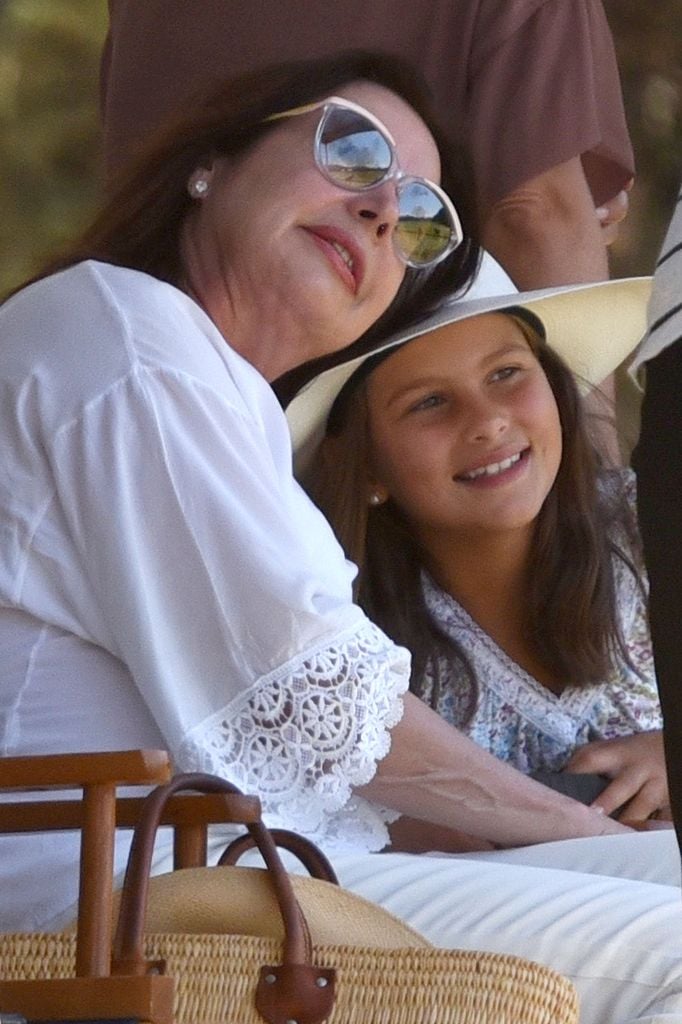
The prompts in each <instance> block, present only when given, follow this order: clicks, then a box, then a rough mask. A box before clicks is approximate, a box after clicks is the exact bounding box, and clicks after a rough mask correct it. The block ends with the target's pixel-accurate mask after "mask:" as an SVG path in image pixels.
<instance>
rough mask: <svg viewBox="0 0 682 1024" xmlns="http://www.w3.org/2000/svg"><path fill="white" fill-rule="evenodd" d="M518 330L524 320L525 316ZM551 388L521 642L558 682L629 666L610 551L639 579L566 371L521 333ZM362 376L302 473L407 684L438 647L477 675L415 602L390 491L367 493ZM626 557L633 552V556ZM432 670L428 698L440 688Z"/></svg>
mask: <svg viewBox="0 0 682 1024" xmlns="http://www.w3.org/2000/svg"><path fill="white" fill-rule="evenodd" d="M524 330H527V328H526V327H525V326H524ZM532 347H533V349H534V351H535V352H536V355H537V357H538V359H539V362H540V365H541V366H542V368H543V370H544V372H545V374H546V376H547V379H548V381H549V384H550V387H551V389H552V392H553V394H554V397H555V400H556V403H557V406H558V409H559V416H560V420H561V427H562V438H563V453H562V458H561V463H560V466H559V470H558V473H557V477H556V480H555V481H554V485H553V487H552V489H551V491H550V493H549V495H548V496H547V499H546V500H545V503H544V505H543V507H542V509H541V511H540V514H539V516H538V518H537V521H536V527H535V538H534V542H533V544H532V546H531V555H530V564H529V566H528V574H527V579H528V589H527V609H528V617H527V629H528V640H529V642H530V644H531V646H532V647H533V648H534V650H535V652H536V654H537V656H538V658H539V659H540V660H541V662H542V664H543V665H545V666H546V667H547V668H548V669H549V671H550V672H551V673H552V674H553V675H554V676H555V677H556V678H558V679H561V680H562V682H563V684H564V685H565V686H587V685H590V684H593V683H596V682H599V681H601V680H603V679H604V678H606V676H607V675H608V673H609V671H610V670H611V669H612V667H613V666H614V664H615V663H616V661H617V660H618V659H619V658H620V659H623V660H624V661H625V662H626V663H627V664H629V665H631V664H632V662H631V659H630V657H629V655H628V652H627V650H626V647H625V643H624V638H623V636H622V634H621V630H620V624H619V616H618V607H617V586H616V567H615V560H616V559H620V560H621V561H622V562H623V563H625V565H626V566H627V567H628V568H629V570H630V571H632V572H633V573H634V575H635V576H636V578H637V579H638V580H639V582H640V584H641V578H640V572H639V569H638V566H639V565H640V564H641V561H640V559H639V542H638V537H637V530H636V526H635V522H634V518H633V515H632V513H631V511H630V506H629V502H628V500H627V497H626V495H625V493H624V489H623V487H622V485H621V483H620V478H619V477H618V474H615V473H614V474H609V477H610V476H613V477H614V480H613V481H611V480H610V479H609V482H608V485H607V486H605V485H604V479H603V470H604V463H603V460H602V459H601V457H600V455H599V452H598V448H597V447H596V445H595V443H594V442H593V440H592V438H591V436H590V431H589V426H588V422H587V420H586V416H585V413H584V410H583V402H582V400H581V398H580V394H579V392H578V388H577V385H576V382H575V380H574V377H573V375H572V373H571V371H570V370H569V369H568V368H567V366H566V365H565V364H564V363H563V361H562V360H561V359H560V357H559V356H558V355H557V354H556V353H555V352H553V351H552V349H551V348H550V347H549V346H548V345H546V344H544V343H543V342H541V341H540V340H539V338H537V336H536V337H535V340H534V341H533V342H532ZM365 380H366V377H365V378H364V380H363V381H362V382H361V383H359V384H358V385H357V387H355V388H353V387H351V388H350V389H349V390H348V392H347V393H346V395H345V396H344V406H343V413H342V415H341V416H335V417H334V416H333V417H332V423H333V425H334V431H335V432H334V433H333V434H332V433H328V434H327V437H326V438H325V440H324V442H323V444H322V446H321V448H320V450H319V452H318V454H317V456H316V458H315V459H314V460H313V463H312V465H311V467H310V469H309V470H308V473H307V474H306V477H305V479H304V480H303V484H304V486H305V487H306V488H307V490H308V491H309V493H310V495H311V497H312V498H313V500H314V501H315V502H316V504H317V505H318V506H319V507H320V508H321V509H322V511H323V512H324V513H325V515H326V516H327V518H328V519H329V521H330V522H331V524H332V526H333V527H334V529H335V531H336V534H337V536H338V538H339V540H340V542H341V544H342V546H343V547H344V550H345V551H346V554H347V555H348V557H349V558H350V559H351V560H352V561H354V562H355V563H356V565H357V566H358V578H357V581H356V598H357V600H358V602H359V604H360V605H361V606H362V607H363V609H364V610H365V611H366V613H367V615H368V616H369V617H370V618H371V619H372V620H373V621H374V622H376V623H377V624H378V625H379V626H381V627H382V628H383V629H384V630H385V632H386V633H387V634H388V635H389V636H390V637H391V638H392V639H393V640H395V641H396V643H399V644H402V645H403V646H405V647H407V648H408V649H409V650H410V652H411V653H412V679H411V689H412V690H413V691H414V692H416V693H417V694H421V692H422V686H423V677H424V672H425V669H426V667H427V664H428V663H429V662H430V663H431V665H432V667H433V670H434V673H435V674H436V675H437V665H438V657H437V655H438V654H443V655H445V657H446V658H447V660H449V661H450V662H452V660H453V658H454V659H455V661H458V662H459V663H460V664H461V666H462V667H463V668H464V670H465V672H466V674H467V675H468V678H469V681H470V684H471V693H470V701H469V708H470V711H471V712H473V710H474V707H475V698H476V681H475V679H474V675H473V670H472V668H471V665H470V663H469V660H468V658H467V656H466V653H465V651H464V650H463V648H462V647H461V646H460V645H459V644H458V643H456V642H455V641H453V640H452V639H451V638H449V637H446V636H445V635H444V634H443V633H442V632H441V631H440V630H439V628H438V626H437V625H435V624H434V622H433V620H432V619H431V617H430V615H429V613H428V610H427V608H426V605H425V602H424V597H423V593H422V586H421V573H422V567H423V564H424V560H423V558H422V555H421V552H420V550H419V548H418V546H417V543H416V541H415V539H414V536H413V534H412V532H411V530H410V528H409V524H408V523H407V521H406V520H405V518H404V516H403V515H402V513H401V512H400V510H399V509H398V508H397V507H396V506H395V504H394V503H393V502H392V501H391V500H390V499H389V500H388V501H387V502H386V503H385V504H383V505H380V506H379V507H377V508H371V507H370V506H369V505H368V503H367V486H368V485H367V482H368V468H367V467H368V464H369V462H368V455H369V445H370V438H369V418H368V411H367V397H366V387H365ZM633 558H634V560H633ZM439 682H440V681H439V679H438V678H436V679H435V680H434V686H433V687H432V690H431V703H432V704H433V705H434V706H435V705H436V704H437V702H438V697H439V693H440V685H439Z"/></svg>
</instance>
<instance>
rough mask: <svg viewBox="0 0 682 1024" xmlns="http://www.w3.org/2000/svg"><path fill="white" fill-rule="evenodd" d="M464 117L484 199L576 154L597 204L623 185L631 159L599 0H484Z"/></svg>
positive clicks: (495, 197) (501, 193)
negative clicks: (580, 159) (502, 9)
mask: <svg viewBox="0 0 682 1024" xmlns="http://www.w3.org/2000/svg"><path fill="white" fill-rule="evenodd" d="M500 6H502V7H504V8H505V10H504V11H503V12H502V13H500V11H499V8H500ZM495 8H497V11H495V10H494V9H495ZM466 117H467V124H468V129H469V133H470V134H469V137H470V139H471V152H472V157H473V160H474V169H475V172H476V178H477V186H478V196H479V201H480V202H482V203H484V204H485V205H489V204H491V203H493V202H495V201H496V200H499V199H501V198H502V197H503V196H505V195H508V194H509V193H510V192H512V191H513V190H514V189H515V188H517V187H518V186H519V185H520V184H522V183H523V182H524V181H527V180H529V179H530V178H533V177H535V176H536V175H538V174H540V173H542V172H543V171H546V170H548V169H549V168H550V167H554V166H556V165H557V164H560V163H563V162H565V161H567V160H569V159H571V158H572V157H574V156H578V155H580V156H582V160H583V167H584V170H585V174H586V177H587V180H588V183H589V185H590V188H591V190H592V193H593V196H594V200H595V203H596V204H597V205H598V204H600V203H602V202H604V201H605V200H606V199H609V198H611V197H612V196H614V195H615V194H616V193H617V192H619V191H620V189H621V188H622V187H623V185H624V184H625V183H626V182H627V181H628V180H629V178H630V177H632V175H633V173H634V160H633V154H632V146H631V143H630V139H629V135H628V130H627V125H626V121H625V112H624V109H623V100H622V94H621V88H620V79H619V75H618V67H617V64H616V58H615V52H614V47H613V40H612V37H611V33H610V29H609V26H608V23H607V21H606V15H605V13H604V10H603V7H602V5H601V2H600V0H544V2H540V3H538V2H532V0H501V2H497V0H494V2H492V3H491V2H490V0H482V2H481V5H480V15H479V19H478V24H477V26H476V35H475V40H474V45H473V46H472V52H471V59H470V65H469V81H468V103H467V114H466Z"/></svg>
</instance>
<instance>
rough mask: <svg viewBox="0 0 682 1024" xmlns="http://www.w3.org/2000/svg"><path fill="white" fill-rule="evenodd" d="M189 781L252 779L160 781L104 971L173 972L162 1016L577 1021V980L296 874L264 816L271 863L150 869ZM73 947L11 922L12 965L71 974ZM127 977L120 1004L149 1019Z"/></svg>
mask: <svg viewBox="0 0 682 1024" xmlns="http://www.w3.org/2000/svg"><path fill="white" fill-rule="evenodd" d="M188 789H189V790H194V791H199V792H204V793H238V792H239V791H238V790H236V789H235V787H233V786H231V785H230V784H229V783H227V782H225V781H224V780H222V779H219V778H216V777H214V776H208V775H200V774H192V775H184V776H176V777H175V778H174V779H173V780H172V781H171V782H170V783H168V784H166V785H164V786H160V787H158V788H157V789H156V790H154V791H153V792H152V793H151V794H150V795H149V797H148V798H147V800H146V801H145V805H144V810H143V814H142V817H141V820H140V822H139V824H138V826H137V828H136V830H135V834H134V837H133V843H132V846H131V851H130V858H129V862H128V869H127V873H126V879H125V883H124V887H123V891H122V893H121V897H120V905H119V915H118V927H117V930H116V936H115V939H114V948H113V954H112V976H113V977H112V978H109V979H107V978H104V979H93V981H95V982H97V981H99V982H101V983H102V984H106V983H107V982H112V981H119V982H125V983H126V984H128V985H129V986H130V988H131V991H132V989H133V988H135V985H136V983H139V982H141V981H142V980H143V979H148V980H149V979H150V978H156V979H157V980H158V981H160V982H164V983H166V984H165V986H164V988H163V991H162V990H161V989H159V990H158V993H159V994H158V998H156V999H154V998H150V1000H149V1002H148V1006H147V1015H146V1018H145V1019H146V1020H148V1021H150V1022H151V1024H263V1022H264V1021H266V1022H269V1024H323V1022H328V1024H576V1022H577V1019H578V1010H577V997H576V993H575V990H574V988H573V986H572V985H571V983H570V982H569V981H568V980H567V979H565V978H563V977H562V976H560V975H559V974H557V973H556V972H555V971H553V970H551V969H549V968H547V967H544V966H541V965H539V964H535V963H532V962H530V961H528V960H525V959H522V958H520V957H514V956H507V955H502V954H496V953H478V952H468V951H458V950H441V949H435V948H433V947H431V946H430V945H429V943H428V942H427V941H426V940H425V939H424V938H423V937H422V936H420V935H418V934H417V933H416V932H415V931H414V930H413V929H411V928H409V927H408V926H407V925H405V924H404V923H403V922H401V921H399V920H398V919H397V918H395V917H393V916H392V915H391V914H389V913H388V912H387V911H384V910H383V909H382V908H380V907H378V906H375V905H374V904H371V903H369V902H368V901H366V900H363V899H361V898H360V897H358V896H355V895H354V894H352V893H350V892H347V891H345V890H343V889H341V888H340V887H338V886H337V885H334V884H333V883H332V882H330V881H324V880H321V879H319V878H306V877H303V876H298V875H289V874H288V873H287V872H286V871H285V869H284V866H283V864H282V861H281V859H280V856H279V853H278V851H277V847H276V845H275V842H274V840H273V837H272V835H271V833H270V832H269V831H268V830H267V829H266V828H265V826H264V825H263V824H262V822H259V823H256V824H249V826H248V828H249V832H250V834H251V838H252V840H253V842H254V844H255V845H256V846H257V847H258V849H259V851H260V853H261V855H262V857H263V859H264V861H265V864H266V869H265V870H263V869H258V868H245V867H239V866H234V865H230V864H228V865H223V866H218V867H215V868H189V869H185V870H181V871H175V872H172V873H171V874H169V875H165V876H158V877H156V878H154V879H150V877H149V870H150V865H151V858H152V850H153V843H154V838H155V834H156V830H157V828H158V824H159V820H160V817H161V813H162V810H163V806H164V804H165V802H166V801H167V800H168V799H169V797H171V796H172V795H173V794H175V793H177V792H178V791H179V790H188ZM228 860H229V858H228ZM322 873H323V874H324V872H322ZM209 929H210V931H209ZM74 955H75V936H74V935H73V934H58V935H45V934H36V935H7V936H3V937H1V938H0V972H1V976H2V978H3V979H6V980H14V979H16V980H19V979H22V980H28V979H35V982H36V984H39V983H40V979H58V978H64V979H68V978H70V977H71V976H72V974H73V964H74ZM171 978H172V979H173V993H172V999H171V1000H170V1004H169V990H168V982H169V981H170V979H171ZM123 991H124V989H122V988H121V987H120V986H119V989H118V990H117V994H116V995H115V997H113V998H114V1002H113V1003H112V1005H111V1008H110V1012H109V1018H110V1019H112V1018H119V1019H122V1018H124V1017H126V1016H128V1017H132V1016H137V1018H138V1020H139V1019H140V1015H139V1013H137V1014H136V1013H134V1012H131V1011H133V1010H134V1007H133V1006H132V1005H131V1003H130V1001H128V1003H126V999H125V997H124V995H123V994H122V993H123ZM11 1010H12V1007H10V1006H7V1007H4V1006H0V1012H2V1011H6V1012H9V1011H11ZM61 1019H69V1020H77V1019H78V1017H77V1016H74V1015H71V1016H69V1017H68V1018H67V1015H66V1014H63V1013H62V1014H61Z"/></svg>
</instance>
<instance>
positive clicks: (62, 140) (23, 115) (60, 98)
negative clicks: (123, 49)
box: [0, 0, 108, 292]
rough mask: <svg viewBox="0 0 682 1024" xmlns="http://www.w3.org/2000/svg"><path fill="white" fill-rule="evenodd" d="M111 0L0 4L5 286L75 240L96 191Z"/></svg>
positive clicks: (0, 209)
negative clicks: (101, 77)
mask: <svg viewBox="0 0 682 1024" xmlns="http://www.w3.org/2000/svg"><path fill="white" fill-rule="evenodd" d="M107 20H108V17H107V4H106V0H5V2H4V3H2V5H1V6H0V182H1V183H2V184H1V186H0V292H3V291H4V290H5V289H6V288H8V287H10V286H11V285H14V284H17V283H18V282H19V281H21V280H22V279H23V278H24V277H26V276H27V275H28V274H29V273H31V272H32V271H34V270H35V269H36V268H37V267H38V266H39V265H40V263H41V262H42V261H43V259H44V258H45V256H47V255H48V254H51V253H53V252H54V251H55V249H57V248H59V247H60V246H61V245H62V244H63V243H64V242H65V241H67V240H68V239H70V238H72V237H73V235H74V234H75V232H76V231H77V230H78V228H79V227H80V226H81V224H83V222H84V221H85V220H86V219H87V217H88V216H89V214H90V212H91V211H92V209H93V207H94V205H95V203H96V201H97V197H98V191H99V180H100V171H99V118H98V96H97V81H98V69H99V56H100V52H101V49H102V43H103V40H104V36H105V34H106V27H107Z"/></svg>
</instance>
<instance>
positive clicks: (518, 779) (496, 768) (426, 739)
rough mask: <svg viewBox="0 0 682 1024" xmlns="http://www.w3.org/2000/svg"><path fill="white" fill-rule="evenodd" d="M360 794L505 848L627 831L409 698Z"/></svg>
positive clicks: (424, 819)
mask: <svg viewBox="0 0 682 1024" xmlns="http://www.w3.org/2000/svg"><path fill="white" fill-rule="evenodd" d="M359 792H361V793H362V794H363V795H364V796H367V797H368V798H369V799H371V800H372V801H374V802H375V803H378V804H382V805H383V806H385V807H390V808H392V809H394V810H397V811H400V812H401V813H403V814H407V815H409V816H410V817H412V818H418V819H420V820H422V821H429V822H433V823H434V824H437V825H444V826H446V827H448V828H453V829H459V830H461V831H463V832H468V833H469V834H471V835H473V836H480V837H481V838H483V839H488V840H490V841H491V842H493V843H496V844H500V845H504V846H523V845H527V844H529V843H540V842H546V841H549V840H553V839H569V838H573V837H579V836H592V835H601V834H602V833H606V832H624V831H627V829H626V828H625V827H624V826H622V825H619V824H618V822H615V821H612V820H611V819H610V818H607V817H605V816H604V815H603V814H600V813H599V812H598V811H596V810H593V809H592V808H590V807H587V806H585V805H583V804H580V803H578V802H577V801H576V800H571V799H570V798H569V797H565V796H563V795H562V794H560V793H556V792H555V791H553V790H551V789H549V788H547V787H546V786H543V785H541V784H540V783H538V782H534V781H533V780H532V779H530V778H528V777H527V776H525V775H523V774H522V773H521V772H519V771H517V770H516V769H515V768H512V767H511V766H510V765H507V764H504V763H503V762H502V761H499V760H498V759H497V758H495V757H493V756H492V755H491V754H489V753H488V752H487V751H485V750H483V749H482V748H480V747H478V746H477V745H476V744H475V743H474V742H473V741H472V740H470V739H469V738H468V737H466V736H464V735H462V733H460V732H458V731H457V730H456V729H455V728H453V727H452V726H451V725H448V723H447V722H445V721H444V720H443V719H442V718H440V716H439V715H437V714H436V712H435V711H433V710H432V709H431V708H429V707H427V706H426V705H425V704H424V703H423V702H422V701H420V700H419V699H418V698H417V697H415V696H414V695H413V694H407V695H406V697H405V713H404V715H403V718H402V720H401V721H400V723H399V724H398V725H397V726H396V727H395V728H394V729H393V730H392V733H391V750H390V752H389V753H388V755H387V756H386V757H385V758H384V759H383V760H382V761H381V762H380V763H379V766H378V770H377V774H376V775H375V776H374V778H373V779H372V781H371V782H370V783H368V784H367V785H366V786H364V787H362V789H361V790H360V791H359Z"/></svg>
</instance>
